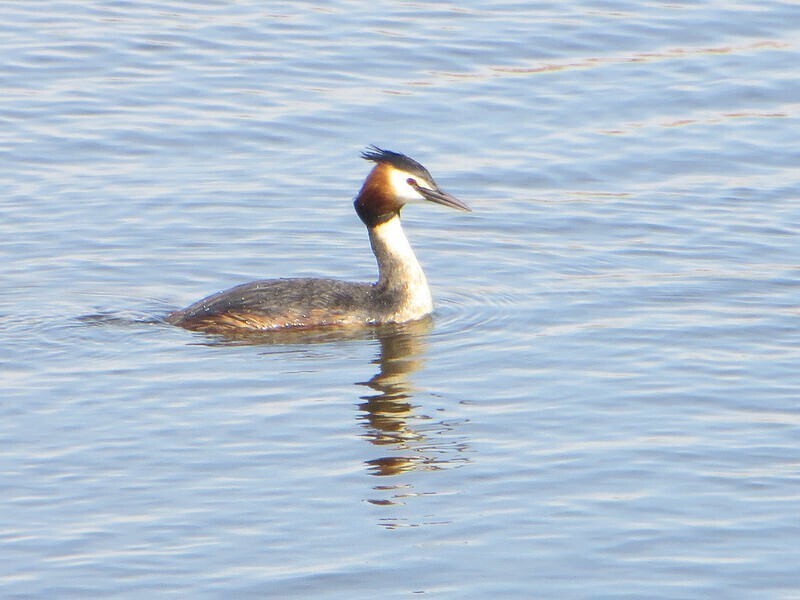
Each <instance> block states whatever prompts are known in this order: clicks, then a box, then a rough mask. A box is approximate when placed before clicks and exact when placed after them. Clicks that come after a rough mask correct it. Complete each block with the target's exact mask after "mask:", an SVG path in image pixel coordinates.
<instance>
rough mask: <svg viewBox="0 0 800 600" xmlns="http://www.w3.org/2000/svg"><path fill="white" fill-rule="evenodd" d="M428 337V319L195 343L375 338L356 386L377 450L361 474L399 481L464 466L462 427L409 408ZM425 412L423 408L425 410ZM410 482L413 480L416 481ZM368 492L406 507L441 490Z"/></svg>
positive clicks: (397, 484)
mask: <svg viewBox="0 0 800 600" xmlns="http://www.w3.org/2000/svg"><path fill="white" fill-rule="evenodd" d="M432 330H433V321H432V319H430V318H427V319H423V320H420V321H415V322H411V323H403V324H397V325H383V326H380V327H377V328H368V329H351V328H342V329H339V328H331V329H324V330H278V331H270V332H265V333H260V334H252V333H248V334H243V335H241V336H230V335H229V336H212V337H210V338H209V336H206V335H203V336H202V337H201V338H200V339H201V340H202V341H200V342H197V343H199V344H202V345H209V346H217V345H223V346H241V345H259V346H261V345H264V346H287V345H288V346H295V345H303V346H308V345H310V344H325V343H331V342H337V341H343V340H358V339H364V340H367V339H373V340H374V339H377V340H378V341H379V343H380V352H379V353H378V356H377V357H376V358H375V359H374V360H373V361H372V362H373V364H375V365H377V372H376V373H375V375H373V376H372V377H371V378H370V379H369V380H368V381H364V382H357V383H356V385H358V386H363V387H367V388H369V390H370V392H369V393H366V394H362V395H360V396H359V397H358V399H359V402H358V404H357V406H358V409H359V414H358V416H357V421H358V423H359V425H360V426H361V427H362V428H363V430H364V433H363V437H364V439H366V440H367V441H369V442H370V444H372V445H374V446H375V447H376V448H379V449H380V452H379V453H378V456H376V457H375V458H370V459H368V460H365V461H364V464H365V466H366V469H367V472H368V473H369V474H370V475H373V476H377V477H399V476H402V475H406V476H407V477H411V475H412V473H414V472H420V471H440V470H442V469H445V468H453V467H457V466H460V465H462V464H464V463H466V462H468V461H469V459H468V458H467V457H466V455H465V451H466V450H467V449H468V446H467V444H466V442H465V441H464V439H463V438H462V437H459V436H458V435H457V432H456V430H457V429H458V426H459V425H460V424H461V423H462V422H463V421H459V420H456V419H441V418H440V419H434V418H432V417H431V416H429V415H427V414H424V413H423V412H421V411H422V410H423V409H422V408H421V407H420V406H419V405H418V404H415V403H414V398H415V396H416V395H417V394H418V392H417V390H416V389H415V388H414V385H413V383H412V377H413V375H414V374H415V373H417V372H419V371H420V370H421V369H423V367H424V366H425V354H426V352H427V347H428V338H429V336H430V333H431V331H432ZM428 408H430V407H428ZM414 481H418V479H415V480H414ZM372 492H374V493H375V495H377V496H379V497H373V498H366V499H365V500H366V501H367V502H369V503H371V504H374V505H378V506H394V505H402V504H405V502H406V500H408V499H409V498H415V497H420V496H432V495H440V494H442V493H445V492H442V491H418V490H416V489H415V487H414V484H413V483H412V482H411V481H408V480H403V479H398V480H392V481H391V483H387V482H386V481H385V480H384V481H383V482H382V483H381V484H380V485H374V486H373V487H372ZM442 522H446V521H442V520H436V521H429V522H425V523H418V522H412V521H409V520H408V519H397V518H393V517H382V518H381V519H380V524H381V526H383V527H386V528H389V529H394V528H398V527H412V526H414V527H416V526H420V525H426V524H436V523H442Z"/></svg>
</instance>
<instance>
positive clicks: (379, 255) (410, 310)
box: [369, 216, 433, 321]
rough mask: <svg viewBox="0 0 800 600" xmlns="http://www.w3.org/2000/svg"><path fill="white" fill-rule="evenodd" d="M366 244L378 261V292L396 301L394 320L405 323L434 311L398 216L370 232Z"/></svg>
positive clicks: (425, 282)
mask: <svg viewBox="0 0 800 600" xmlns="http://www.w3.org/2000/svg"><path fill="white" fill-rule="evenodd" d="M369 241H370V244H371V245H372V251H373V252H374V253H375V258H376V259H377V261H378V275H379V277H378V282H377V283H376V284H375V285H376V287H377V288H378V290H379V292H381V293H386V294H389V295H391V296H392V297H393V298H394V299H396V301H397V306H396V311H397V312H396V315H395V319H396V320H397V321H408V320H411V319H418V318H420V317H424V316H425V315H427V314H430V312H431V311H432V310H433V300H432V299H431V291H430V289H429V288H428V280H427V279H426V278H425V273H423V271H422V267H421V266H420V264H419V261H417V257H416V256H415V255H414V250H412V248H411V244H409V243H408V239H407V238H406V236H405V233H403V227H402V226H401V225H400V217H399V216H394V217H392V218H391V219H389V220H388V221H386V222H385V223H381V224H380V225H377V226H375V227H372V228H370V230H369Z"/></svg>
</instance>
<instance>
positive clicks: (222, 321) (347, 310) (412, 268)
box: [167, 146, 471, 335]
mask: <svg viewBox="0 0 800 600" xmlns="http://www.w3.org/2000/svg"><path fill="white" fill-rule="evenodd" d="M361 157H362V158H364V159H366V160H368V161H371V162H373V163H375V165H374V166H373V168H372V170H371V171H370V172H369V174H368V175H367V178H366V179H365V181H364V184H363V185H362V186H361V190H360V191H359V192H358V195H357V196H356V198H355V201H354V202H353V204H354V206H355V210H356V214H357V215H358V217H359V218H360V219H361V221H362V222H363V223H364V225H365V226H366V227H367V231H368V233H369V241H370V245H371V247H372V252H373V253H374V254H375V258H376V260H377V262H378V280H377V281H376V282H374V283H356V282H348V281H341V280H338V279H316V278H285V279H266V280H261V281H253V282H250V283H245V284H242V285H238V286H236V287H233V288H231V289H229V290H226V291H222V292H218V293H216V294H213V295H211V296H208V297H207V298H203V299H202V300H199V301H197V302H195V303H194V304H192V305H190V306H188V307H186V308H184V309H182V310H178V311H175V312H173V313H171V314H169V315H168V316H167V322H169V323H171V324H173V325H178V326H180V327H184V328H185V329H189V330H192V331H201V332H206V333H214V334H223V335H239V334H242V333H251V332H252V333H257V332H268V331H274V330H285V329H290V328H295V329H312V328H323V327H336V326H339V327H348V326H370V325H380V324H384V323H404V322H407V321H414V320H416V319H421V318H423V317H425V316H427V315H429V314H430V313H431V312H432V310H433V301H432V298H431V292H430V289H429V287H428V281H427V279H426V278H425V273H424V272H423V270H422V267H421V266H420V264H419V262H418V261H417V257H416V256H415V255H414V251H413V250H412V248H411V245H410V244H409V242H408V239H407V238H406V236H405V234H404V233H403V228H402V226H401V224H400V210H401V209H402V208H403V206H405V205H406V204H411V203H426V202H433V203H436V204H442V205H444V206H449V207H450V208H455V209H458V210H463V211H470V210H471V209H470V208H469V207H468V206H467V205H466V204H465V203H464V202H462V201H461V200H459V199H457V198H455V197H454V196H451V195H450V194H448V193H447V192H444V191H442V190H441V189H440V188H439V186H438V185H437V184H436V182H435V181H434V180H433V177H432V176H431V174H430V173H429V172H428V170H427V169H426V168H425V167H423V166H422V165H421V164H420V163H418V162H417V161H416V160H414V159H412V158H409V157H408V156H406V155H404V154H401V153H399V152H393V151H391V150H382V149H381V148H378V147H377V146H370V147H368V148H367V149H366V150H365V151H364V152H363V153H362V154H361Z"/></svg>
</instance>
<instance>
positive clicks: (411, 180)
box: [406, 177, 417, 187]
mask: <svg viewBox="0 0 800 600" xmlns="http://www.w3.org/2000/svg"><path fill="white" fill-rule="evenodd" d="M406 183H407V184H408V185H410V186H411V187H417V180H416V179H414V178H413V177H409V178H408V179H406Z"/></svg>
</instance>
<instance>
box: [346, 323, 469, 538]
mask: <svg viewBox="0 0 800 600" xmlns="http://www.w3.org/2000/svg"><path fill="white" fill-rule="evenodd" d="M431 329H432V321H431V320H430V319H427V320H423V321H418V322H415V323H406V324H404V325H402V326H396V327H393V328H391V329H384V330H382V331H381V332H380V333H379V334H378V339H379V341H380V354H379V356H378V358H377V359H376V360H375V361H374V362H375V364H377V365H378V372H377V373H375V375H374V376H373V377H372V378H370V379H369V381H366V382H363V383H360V384H359V385H363V386H365V387H368V388H369V389H370V390H371V392H370V393H367V394H364V395H362V396H360V397H359V400H360V401H361V402H360V403H359V404H358V408H359V409H360V411H361V413H360V415H359V421H360V423H361V426H362V427H363V428H364V438H365V439H366V440H368V441H369V442H370V443H371V444H373V445H375V446H376V447H377V448H380V450H381V451H380V454H379V455H378V456H376V457H375V458H372V459H369V460H367V461H365V464H366V465H367V468H368V471H369V473H370V474H371V475H374V476H378V477H387V476H400V475H403V474H408V473H409V472H412V471H437V470H441V469H443V468H446V467H448V466H451V467H452V466H457V465H459V464H462V463H464V462H466V461H467V460H468V459H467V458H466V457H465V456H464V450H466V449H467V445H466V444H465V443H464V442H463V440H459V439H457V438H456V437H455V436H453V435H452V432H453V429H454V428H455V427H456V426H457V423H455V422H448V421H444V420H439V421H436V420H434V419H432V418H431V417H430V416H428V415H425V414H423V413H421V412H420V410H421V409H420V406H418V405H416V404H415V403H414V397H415V393H416V390H415V388H414V386H413V383H412V376H413V375H414V374H415V373H416V372H418V371H419V370H421V369H422V368H423V367H424V365H425V353H426V351H427V345H428V336H429V334H430V332H431ZM372 489H373V491H375V492H377V493H378V495H380V496H381V497H380V498H370V499H367V501H368V502H370V503H372V504H376V505H394V504H402V503H404V500H405V499H407V498H411V497H416V496H422V495H430V494H434V493H436V492H427V493H425V492H418V491H415V490H414V486H413V485H412V484H411V483H409V482H408V481H402V480H401V481H398V482H396V483H395V482H393V484H381V485H376V486H374V487H373V488H372ZM387 495H388V497H386V496H387ZM384 521H385V522H382V524H383V525H384V526H386V527H395V526H400V525H399V523H396V522H395V520H393V519H389V520H388V521H387V520H384ZM406 525H408V524H406Z"/></svg>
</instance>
